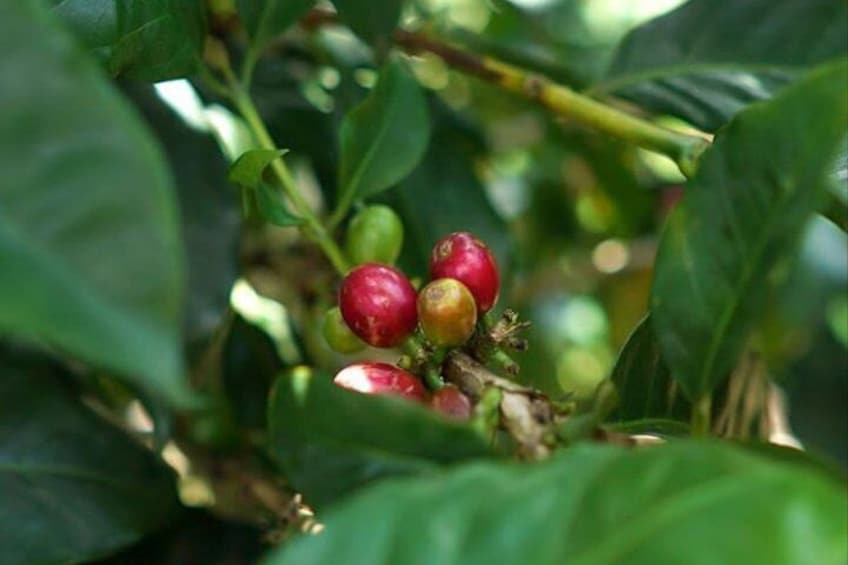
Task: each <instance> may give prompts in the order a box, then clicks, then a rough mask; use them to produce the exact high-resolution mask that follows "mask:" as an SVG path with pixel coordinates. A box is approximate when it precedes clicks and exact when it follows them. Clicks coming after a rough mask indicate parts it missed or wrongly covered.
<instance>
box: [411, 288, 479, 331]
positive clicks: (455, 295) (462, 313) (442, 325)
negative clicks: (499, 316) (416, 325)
mask: <svg viewBox="0 0 848 565" xmlns="http://www.w3.org/2000/svg"><path fill="white" fill-rule="evenodd" d="M418 320H419V321H420V322H421V329H422V330H423V331H424V335H425V336H427V339H428V340H429V341H430V343H432V344H433V345H436V346H439V347H456V346H459V345H462V344H463V343H465V342H466V341H468V338H470V337H471V334H473V333H474V326H475V325H476V324H477V306H476V305H475V303H474V296H472V295H471V291H470V290H468V287H466V286H465V285H464V284H462V283H461V282H459V281H458V280H456V279H438V280H435V281H433V282H431V283H430V284H428V285H427V286H425V287H424V288H423V289H421V292H420V293H419V294H418Z"/></svg>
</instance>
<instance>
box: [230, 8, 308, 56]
mask: <svg viewBox="0 0 848 565" xmlns="http://www.w3.org/2000/svg"><path fill="white" fill-rule="evenodd" d="M313 4H315V0H236V5H237V6H238V12H239V16H240V17H241V21H242V23H244V27H245V29H246V30H247V33H248V34H250V38H251V39H252V40H253V48H254V49H262V48H263V47H265V45H267V44H268V42H269V41H270V40H272V39H273V38H274V36H276V35H278V34H280V33H282V32H284V31H285V30H286V29H288V27H289V26H290V25H292V24H293V23H295V22H296V21H297V20H298V18H300V17H301V16H302V15H303V14H305V13H306V11H307V10H309V8H311V7H312V5H313Z"/></svg>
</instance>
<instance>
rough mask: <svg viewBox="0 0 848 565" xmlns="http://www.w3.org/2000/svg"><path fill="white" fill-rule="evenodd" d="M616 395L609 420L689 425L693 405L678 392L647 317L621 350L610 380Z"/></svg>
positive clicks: (649, 318)
mask: <svg viewBox="0 0 848 565" xmlns="http://www.w3.org/2000/svg"><path fill="white" fill-rule="evenodd" d="M610 380H612V382H613V384H614V385H615V388H616V391H617V392H618V401H619V403H618V408H617V409H616V411H615V414H614V415H613V417H612V420H622V421H628V420H641V419H645V418H651V419H653V418H664V419H669V420H680V421H684V422H688V421H689V415H690V413H691V410H692V405H691V403H689V402H688V401H687V400H686V398H685V397H684V396H683V395H682V393H681V392H680V391H679V390H677V386H678V385H677V383H676V382H675V381H674V379H673V378H672V377H671V373H670V372H669V370H668V365H666V363H665V360H664V359H663V357H662V351H661V350H660V346H659V343H657V340H656V337H654V329H653V327H652V324H651V317H650V316H646V317H645V318H644V319H643V320H642V321H641V322H639V325H638V326H636V329H635V330H633V333H632V334H630V337H629V338H627V342H626V343H625V344H624V347H623V348H622V350H621V353H620V354H619V356H618V360H617V361H616V363H615V367H614V368H613V370H612V375H611V376H610Z"/></svg>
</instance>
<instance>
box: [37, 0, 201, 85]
mask: <svg viewBox="0 0 848 565" xmlns="http://www.w3.org/2000/svg"><path fill="white" fill-rule="evenodd" d="M50 1H51V2H52V4H53V5H54V8H53V11H54V12H55V13H56V14H58V15H59V16H60V17H61V18H62V19H63V20H64V22H65V24H66V25H67V26H68V27H69V28H70V29H71V30H72V31H73V32H74V34H75V35H76V36H77V38H78V39H79V40H80V41H81V42H82V44H83V45H85V46H86V47H87V48H88V49H89V50H91V51H92V52H93V53H94V54H95V55H97V56H98V57H99V58H100V60H101V61H102V62H103V64H104V65H105V66H106V68H107V69H108V70H109V73H111V74H112V75H115V76H117V75H125V76H129V77H133V78H138V79H141V80H147V81H158V80H165V79H170V78H177V77H181V76H185V75H188V74H191V73H192V72H194V70H195V69H196V68H197V66H198V64H199V62H200V55H201V52H202V50H203V38H204V36H205V34H206V19H205V13H204V2H201V1H198V0H190V1H186V0H50Z"/></svg>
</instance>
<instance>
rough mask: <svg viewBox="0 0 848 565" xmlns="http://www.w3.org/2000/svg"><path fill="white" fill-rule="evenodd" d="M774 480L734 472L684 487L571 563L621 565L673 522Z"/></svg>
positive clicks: (769, 477) (575, 564)
mask: <svg viewBox="0 0 848 565" xmlns="http://www.w3.org/2000/svg"><path fill="white" fill-rule="evenodd" d="M774 478H775V477H774V475H772V476H766V477H763V476H757V475H755V474H754V473H750V472H749V473H748V474H747V475H746V476H744V477H740V476H739V475H736V474H732V473H731V474H728V475H723V476H720V477H718V478H716V479H712V480H709V481H705V482H701V483H698V484H695V485H692V486H690V487H689V488H684V489H682V490H681V491H679V492H677V493H675V494H674V495H672V496H670V497H668V498H666V499H664V500H660V501H658V502H656V503H654V504H652V506H651V511H650V512H648V513H646V514H643V515H642V516H641V517H640V518H639V519H638V520H630V521H628V522H626V523H625V525H624V526H623V527H621V528H619V529H617V530H616V533H615V536H614V537H612V538H608V539H607V541H606V542H605V543H603V544H599V545H596V546H594V547H593V548H592V549H589V550H587V551H585V552H584V553H582V554H580V555H577V556H576V557H575V558H574V559H573V560H570V561H569V563H570V564H572V565H605V564H609V565H614V564H615V563H620V562H621V560H622V559H623V557H624V556H625V555H626V554H627V553H628V552H630V551H632V550H633V549H634V547H635V546H637V545H638V544H639V543H640V542H641V541H643V540H644V539H645V538H647V537H648V536H650V535H651V534H653V533H654V532H656V531H657V530H659V529H660V528H662V527H663V526H664V525H666V524H668V523H669V522H672V521H677V520H678V519H680V518H681V517H685V516H690V515H693V514H699V513H700V512H699V510H700V509H703V508H705V507H709V506H711V505H715V504H716V503H717V502H716V500H717V499H719V500H720V499H721V498H720V497H726V498H729V499H731V500H732V499H735V498H736V495H737V492H747V491H748V490H749V489H750V487H751V485H752V484H754V485H756V486H759V487H762V485H763V484H764V483H768V482H773V480H774Z"/></svg>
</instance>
